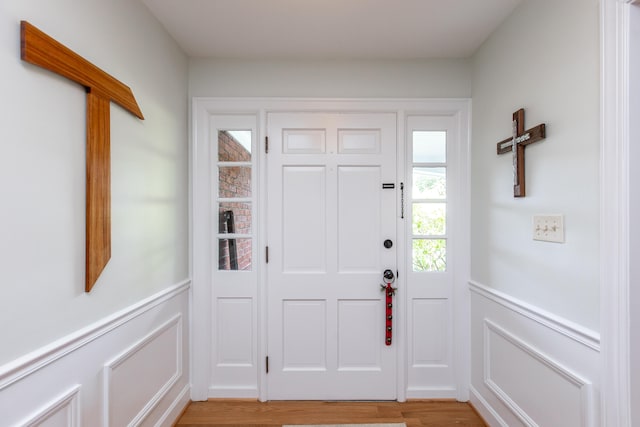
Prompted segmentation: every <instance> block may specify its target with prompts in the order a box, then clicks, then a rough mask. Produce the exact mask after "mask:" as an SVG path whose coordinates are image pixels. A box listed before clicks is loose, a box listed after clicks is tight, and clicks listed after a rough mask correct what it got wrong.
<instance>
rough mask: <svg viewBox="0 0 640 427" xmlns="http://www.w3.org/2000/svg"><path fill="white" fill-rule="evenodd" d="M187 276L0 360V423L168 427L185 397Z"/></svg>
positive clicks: (187, 312) (184, 403) (185, 402)
mask: <svg viewBox="0 0 640 427" xmlns="http://www.w3.org/2000/svg"><path fill="white" fill-rule="evenodd" d="M189 288H190V282H189V281H184V282H182V283H179V284H176V285H174V286H171V287H168V288H166V289H165V290H163V291H161V292H159V293H157V294H156V295H153V296H151V297H149V298H147V299H144V300H142V301H140V302H138V303H137V304H135V305H133V306H131V307H128V308H126V309H124V310H122V311H120V312H117V313H115V314H113V315H111V316H109V317H108V318H105V319H103V320H101V321H99V322H96V323H94V324H92V325H89V326H87V327H86V328H84V329H82V330H80V331H78V332H76V333H73V334H71V335H69V336H66V337H64V338H62V339H60V340H58V341H56V342H54V343H51V344H50V345H47V346H45V347H43V348H41V349H40V350H36V351H34V352H33V353H30V354H27V355H25V356H24V357H22V358H20V359H18V360H16V361H14V362H11V363H9V364H6V365H3V366H0V414H2V415H1V418H2V419H1V420H0V424H1V425H3V426H4V425H7V426H34V427H35V426H38V427H42V426H56V427H59V426H64V427H67V426H70V427H79V426H103V427H108V426H118V427H119V426H127V425H132V426H134V425H135V426H171V425H172V423H173V422H174V421H175V420H176V418H177V417H178V416H179V414H180V412H181V411H182V409H183V408H184V407H185V406H186V404H187V403H188V402H189V390H190V388H189V379H188V378H187V377H188V376H187V375H185V374H184V373H186V372H189V365H188V361H189V347H188V344H189V342H188V337H189V330H188V322H186V321H185V320H184V319H187V318H188V317H189Z"/></svg>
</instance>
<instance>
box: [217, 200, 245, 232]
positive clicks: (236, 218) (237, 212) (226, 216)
mask: <svg viewBox="0 0 640 427" xmlns="http://www.w3.org/2000/svg"><path fill="white" fill-rule="evenodd" d="M218 233H221V234H227V233H228V234H232V233H237V234H251V203H220V204H219V205H218Z"/></svg>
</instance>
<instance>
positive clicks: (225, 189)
mask: <svg viewBox="0 0 640 427" xmlns="http://www.w3.org/2000/svg"><path fill="white" fill-rule="evenodd" d="M218 170H219V171H218V184H219V186H218V197H251V168H250V167H246V166H231V167H227V166H224V167H220V168H218Z"/></svg>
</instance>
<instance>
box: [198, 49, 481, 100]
mask: <svg viewBox="0 0 640 427" xmlns="http://www.w3.org/2000/svg"><path fill="white" fill-rule="evenodd" d="M470 83H471V67H470V62H469V61H468V60H464V59H461V60H414V61H310V60H304V61H303V60H299V61H296V60H223V59H219V60H212V59H198V58H191V59H190V62H189V93H190V95H191V96H200V97H205V96H210V97H214V96H217V97H225V96H243V97H318V98H356V97H364V98H378V97H379V98H384V97H388V98H420V97H423V98H468V97H469V96H470V95H471V84H470Z"/></svg>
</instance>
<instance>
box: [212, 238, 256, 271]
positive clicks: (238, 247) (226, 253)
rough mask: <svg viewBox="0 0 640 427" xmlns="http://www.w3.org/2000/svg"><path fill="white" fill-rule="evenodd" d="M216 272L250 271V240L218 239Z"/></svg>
mask: <svg viewBox="0 0 640 427" xmlns="http://www.w3.org/2000/svg"><path fill="white" fill-rule="evenodd" d="M218 270H239V271H250V270H251V239H218Z"/></svg>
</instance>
